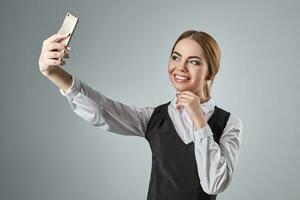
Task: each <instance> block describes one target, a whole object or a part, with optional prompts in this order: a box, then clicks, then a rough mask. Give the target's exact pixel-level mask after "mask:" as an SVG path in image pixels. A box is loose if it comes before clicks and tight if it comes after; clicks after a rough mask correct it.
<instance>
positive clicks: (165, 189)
mask: <svg viewBox="0 0 300 200" xmlns="http://www.w3.org/2000/svg"><path fill="white" fill-rule="evenodd" d="M170 103H171V102H170V101H169V102H168V103H165V104H161V105H159V106H157V107H155V109H154V111H153V113H152V115H151V117H150V120H149V122H148V124H147V128H146V132H145V138H146V140H147V141H148V142H149V144H150V148H151V152H152V166H151V174H150V182H149V185H148V193H147V200H215V199H216V197H217V195H216V194H213V195H212V194H207V193H206V192H204V191H203V189H202V186H201V184H200V179H199V176H198V170H197V163H196V158H195V152H194V142H193V141H191V142H190V143H188V144H185V143H184V142H183V140H182V139H181V137H180V136H179V135H178V133H177V131H176V129H175V127H174V125H173V122H172V119H171V118H170V116H169V114H168V105H169V104H170ZM229 116H230V113H229V112H227V111H225V110H223V109H221V108H219V107H217V106H215V109H214V113H213V114H212V115H211V117H210V118H209V120H208V121H207V123H208V125H209V126H210V128H211V130H212V132H213V138H214V140H215V141H216V142H217V143H218V144H219V139H220V137H221V135H222V132H223V129H224V128H225V126H226V123H227V121H228V119H229Z"/></svg>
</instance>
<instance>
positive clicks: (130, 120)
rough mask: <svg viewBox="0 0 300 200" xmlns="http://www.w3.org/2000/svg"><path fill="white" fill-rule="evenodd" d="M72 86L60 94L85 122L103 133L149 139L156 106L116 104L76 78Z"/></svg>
mask: <svg viewBox="0 0 300 200" xmlns="http://www.w3.org/2000/svg"><path fill="white" fill-rule="evenodd" d="M72 77H73V79H72V80H73V81H72V85H71V87H70V88H69V89H68V90H67V91H66V92H64V91H63V90H62V89H60V93H61V94H62V95H63V96H65V97H67V98H68V101H69V103H70V106H71V109H72V110H73V112H75V113H76V114H77V115H79V116H80V117H81V118H83V119H84V120H85V121H87V122H88V123H90V124H91V125H93V126H99V127H101V128H102V129H103V130H106V131H110V132H114V133H118V134H122V135H135V136H142V137H144V136H145V131H146V127H147V124H148V121H149V119H150V117H151V115H152V112H153V110H154V107H137V106H132V105H126V104H124V103H121V102H118V101H114V100H112V99H110V98H108V97H106V96H104V95H103V94H102V93H100V92H99V91H97V90H94V89H93V88H91V87H90V86H88V85H87V84H86V83H84V82H83V81H80V80H79V79H78V78H77V77H75V76H72Z"/></svg>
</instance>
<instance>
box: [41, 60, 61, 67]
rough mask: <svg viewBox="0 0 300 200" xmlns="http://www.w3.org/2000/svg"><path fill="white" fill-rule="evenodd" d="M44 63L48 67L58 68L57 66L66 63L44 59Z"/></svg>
mask: <svg viewBox="0 0 300 200" xmlns="http://www.w3.org/2000/svg"><path fill="white" fill-rule="evenodd" d="M44 63H45V64H46V65H48V66H59V65H64V64H65V63H66V61H64V60H55V59H45V60H44Z"/></svg>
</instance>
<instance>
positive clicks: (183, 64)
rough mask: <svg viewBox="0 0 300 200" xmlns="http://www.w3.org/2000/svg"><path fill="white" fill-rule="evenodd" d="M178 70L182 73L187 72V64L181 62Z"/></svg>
mask: <svg viewBox="0 0 300 200" xmlns="http://www.w3.org/2000/svg"><path fill="white" fill-rule="evenodd" d="M176 68H177V69H178V70H180V71H187V67H186V62H185V61H182V62H180V63H179V64H178V65H177V66H176Z"/></svg>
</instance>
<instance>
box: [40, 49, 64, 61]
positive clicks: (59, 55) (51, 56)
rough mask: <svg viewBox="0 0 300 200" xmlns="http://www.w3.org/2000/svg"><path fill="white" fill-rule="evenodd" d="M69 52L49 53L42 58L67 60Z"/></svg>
mask: <svg viewBox="0 0 300 200" xmlns="http://www.w3.org/2000/svg"><path fill="white" fill-rule="evenodd" d="M69 57H70V52H69V51H64V50H63V51H49V52H45V53H44V58H46V59H58V58H69Z"/></svg>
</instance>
